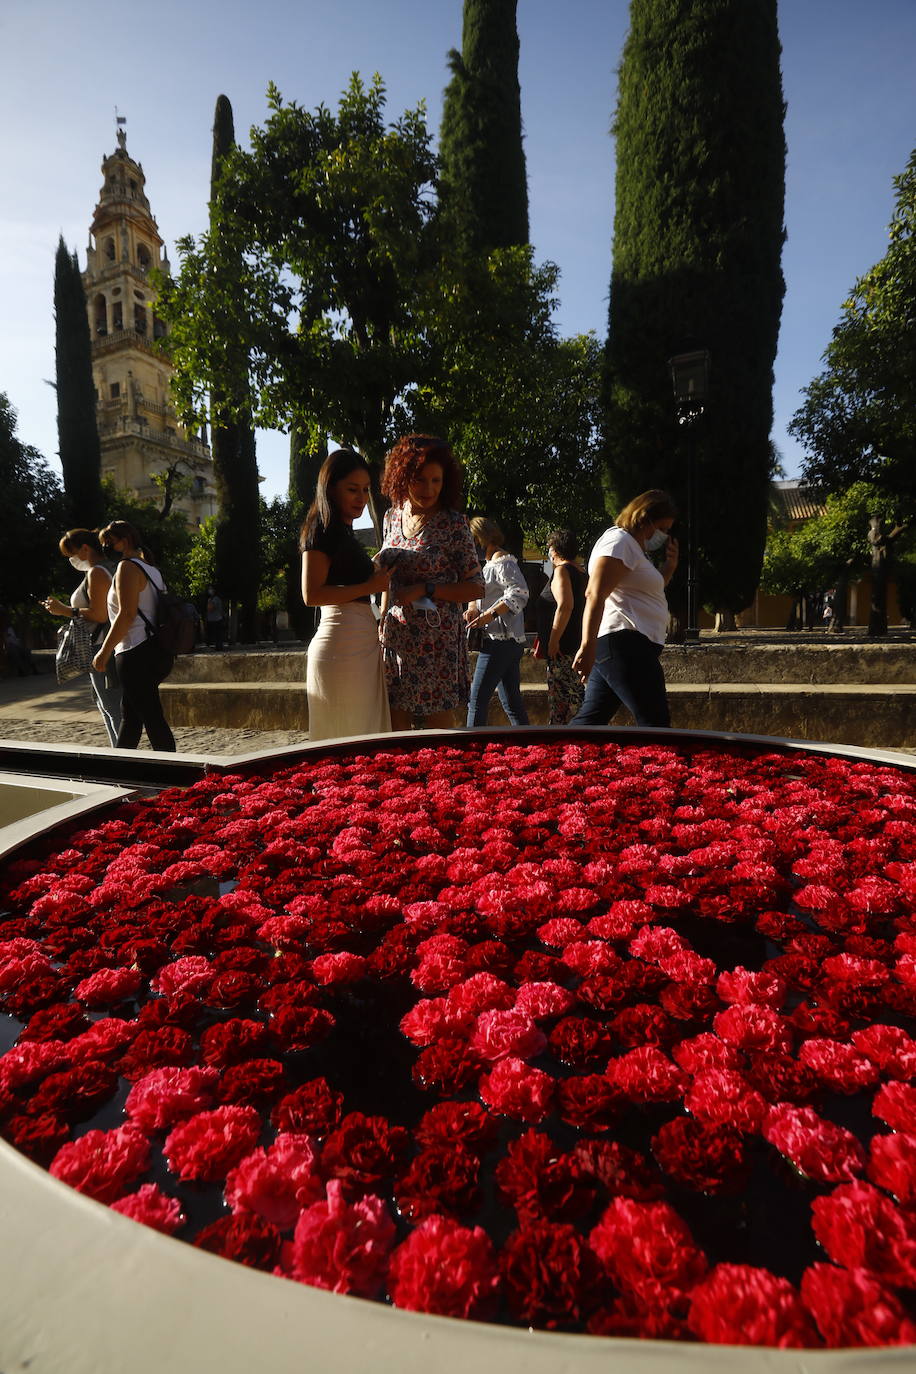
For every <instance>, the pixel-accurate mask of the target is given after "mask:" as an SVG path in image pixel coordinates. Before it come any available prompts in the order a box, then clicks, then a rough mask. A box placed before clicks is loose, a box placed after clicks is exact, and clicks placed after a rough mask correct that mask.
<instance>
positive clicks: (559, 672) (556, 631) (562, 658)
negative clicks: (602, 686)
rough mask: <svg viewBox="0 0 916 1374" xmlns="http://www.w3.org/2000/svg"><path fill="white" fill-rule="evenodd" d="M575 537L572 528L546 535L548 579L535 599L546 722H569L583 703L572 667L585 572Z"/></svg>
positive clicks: (579, 630) (582, 691)
mask: <svg viewBox="0 0 916 1374" xmlns="http://www.w3.org/2000/svg"><path fill="white" fill-rule="evenodd" d="M578 552H579V546H578V541H577V539H576V536H575V535H574V534H573V533H572V531H571V530H554V531H553V533H552V534H549V535H548V536H547V559H548V562H549V565H550V580H549V581H548V583H547V585H546V587H545V588H544V590H543V591H542V592H541V595H540V596H539V597H538V600H537V607H536V609H537V631H538V641H539V643H540V648H541V654H542V656H543V657H544V658H545V659H546V662H547V707H548V711H549V713H550V719H549V721H548V724H550V725H568V724H569V722H570V721H571V720H572V718H573V716H574V715H575V714H576V712H577V711H578V710H579V708H580V706H581V705H582V698H583V696H584V695H585V688H584V687H583V685H582V681H581V679H580V678H579V675H578V673H577V672H576V670H575V668H574V667H573V657H574V656H575V654H576V651H577V650H578V648H579V643H580V641H581V639H582V616H583V613H584V611H585V588H586V584H587V583H588V577H587V575H586V574H585V573H584V572H583V571H582V569H581V568H580V567H578V566H577V564H576V561H575V560H576V556H577V554H578Z"/></svg>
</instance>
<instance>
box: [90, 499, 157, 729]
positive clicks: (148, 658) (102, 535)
mask: <svg viewBox="0 0 916 1374" xmlns="http://www.w3.org/2000/svg"><path fill="white" fill-rule="evenodd" d="M99 539H100V541H101V544H102V548H103V549H104V550H105V552H106V553H108V554H113V555H116V556H117V558H118V559H119V562H118V568H117V571H116V573H115V575H114V581H113V582H112V584H111V587H110V588H109V592H108V618H109V620H110V621H111V627H110V629H109V631H108V633H107V635H106V636H105V639H104V640H103V642H102V647H101V648H100V649H99V651H98V653H97V654H96V656H95V658H94V659H93V660H92V666H93V668H95V670H96V672H99V673H104V672H105V670H106V668H107V667H108V661H109V659H110V658H111V656H112V654H114V656H115V662H116V663H117V665H118V677H119V678H120V680H121V691H122V694H123V695H122V700H123V707H122V715H121V728H120V729H119V731H118V741H117V748H118V749H136V747H137V745H138V744H139V743H140V736H141V735H142V734H143V731H144V730H146V734H147V738H148V739H149V742H150V746H151V748H153V749H159V750H161V751H162V752H163V753H169V754H174V752H175V736H174V735H173V734H172V732H171V730H170V729H169V725H168V722H167V721H166V718H165V713H164V712H163V709H162V702H161V700H160V697H159V684H160V682H161V681H162V680H163V678H165V677H168V675H169V673H170V672H171V669H172V662H173V660H172V656H171V654H167V653H165V652H164V651H163V649H162V648H161V646H160V644H159V641H158V639H157V637H156V633H155V626H156V620H157V609H158V601H159V593H160V592H164V591H165V582H164V580H163V577H162V573H161V572H160V571H159V569H158V568H157V567H155V566H154V564H153V563H151V562H150V559H149V555H148V554H147V553H146V551H145V550H144V549H143V547H142V544H141V539H140V534H139V531H138V530H137V529H136V527H135V526H134V525H131V524H129V523H128V522H127V521H126V520H112V522H111V524H110V525H106V526H105V528H104V529H103V530H100V532H99Z"/></svg>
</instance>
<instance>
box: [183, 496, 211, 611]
mask: <svg viewBox="0 0 916 1374" xmlns="http://www.w3.org/2000/svg"><path fill="white" fill-rule="evenodd" d="M186 579H187V589H188V595H189V596H191V597H192V598H193V599H194V600H195V601H196V602H203V600H204V599H205V598H206V595H207V588H208V587H212V586H215V583H216V516H215V515H208V516H207V518H206V520H202V521H201V522H200V524H199V525H198V526H197V529H196V530H195V531H194V534H193V537H192V540H191V547H190V549H189V551H188V561H187V564H186Z"/></svg>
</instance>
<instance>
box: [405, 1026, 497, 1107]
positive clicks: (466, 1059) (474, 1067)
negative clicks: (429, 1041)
mask: <svg viewBox="0 0 916 1374" xmlns="http://www.w3.org/2000/svg"><path fill="white" fill-rule="evenodd" d="M479 1072H480V1059H479V1057H478V1055H477V1054H476V1053H475V1051H474V1050H472V1049H471V1047H470V1045H469V1044H468V1042H467V1041H466V1040H459V1039H458V1038H456V1037H446V1038H445V1039H444V1040H440V1041H438V1042H437V1044H435V1045H428V1046H427V1048H426V1049H425V1050H421V1051H420V1053H419V1054H418V1055H417V1061H416V1063H415V1064H414V1066H413V1069H412V1070H411V1077H412V1078H413V1081H414V1082H415V1083H416V1085H417V1087H418V1088H422V1089H423V1091H424V1092H435V1093H438V1094H439V1095H440V1096H442V1097H445V1096H448V1095H449V1094H451V1093H458V1092H461V1091H462V1089H463V1088H466V1087H467V1086H468V1085H469V1084H470V1083H472V1082H473V1081H474V1080H475V1079H476V1077H477V1075H478V1074H479Z"/></svg>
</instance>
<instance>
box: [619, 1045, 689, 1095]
mask: <svg viewBox="0 0 916 1374" xmlns="http://www.w3.org/2000/svg"><path fill="white" fill-rule="evenodd" d="M607 1076H608V1080H609V1082H610V1083H611V1084H612V1085H613V1086H614V1087H616V1088H617V1089H618V1090H619V1091H620V1092H621V1093H623V1095H624V1096H625V1097H628V1098H630V1100H631V1101H633V1102H676V1101H677V1100H678V1098H679V1097H680V1096H681V1095H682V1094H683V1091H684V1088H685V1086H686V1083H687V1075H686V1074H685V1073H684V1072H683V1071H682V1070H681V1069H679V1068H678V1066H677V1065H676V1064H674V1063H672V1061H671V1060H670V1059H669V1058H668V1056H667V1055H666V1054H662V1052H661V1050H659V1049H656V1047H655V1046H654V1045H643V1046H640V1048H638V1049H635V1050H630V1051H629V1052H628V1053H627V1054H622V1055H621V1056H620V1058H619V1059H612V1060H611V1062H610V1063H609V1064H608V1066H607Z"/></svg>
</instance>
